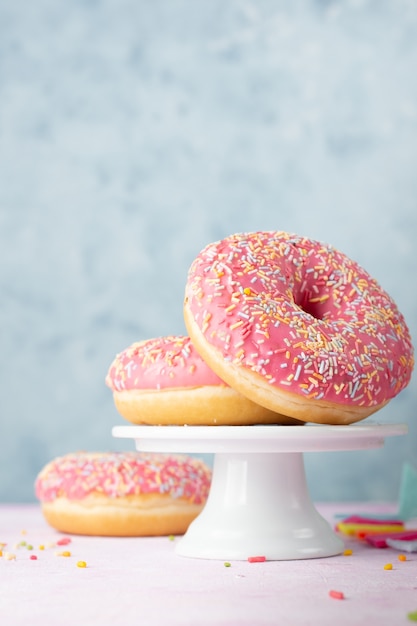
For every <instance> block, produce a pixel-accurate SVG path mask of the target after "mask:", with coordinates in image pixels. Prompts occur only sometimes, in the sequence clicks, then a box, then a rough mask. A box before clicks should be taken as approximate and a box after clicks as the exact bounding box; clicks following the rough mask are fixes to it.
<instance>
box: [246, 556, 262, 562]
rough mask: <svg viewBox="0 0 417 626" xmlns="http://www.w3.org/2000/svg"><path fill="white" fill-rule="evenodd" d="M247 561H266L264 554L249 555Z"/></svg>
mask: <svg viewBox="0 0 417 626" xmlns="http://www.w3.org/2000/svg"><path fill="white" fill-rule="evenodd" d="M248 561H249V563H263V562H264V561H266V557H265V556H249V557H248Z"/></svg>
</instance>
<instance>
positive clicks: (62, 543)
mask: <svg viewBox="0 0 417 626" xmlns="http://www.w3.org/2000/svg"><path fill="white" fill-rule="evenodd" d="M69 543H71V539H70V538H69V537H62V539H58V541H57V542H56V545H57V546H67V545H68V544H69Z"/></svg>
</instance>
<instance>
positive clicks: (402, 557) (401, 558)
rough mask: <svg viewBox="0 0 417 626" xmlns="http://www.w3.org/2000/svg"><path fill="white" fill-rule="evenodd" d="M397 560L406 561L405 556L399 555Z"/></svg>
mask: <svg viewBox="0 0 417 626" xmlns="http://www.w3.org/2000/svg"><path fill="white" fill-rule="evenodd" d="M398 560H399V561H406V560H407V557H406V556H405V554H399V555H398Z"/></svg>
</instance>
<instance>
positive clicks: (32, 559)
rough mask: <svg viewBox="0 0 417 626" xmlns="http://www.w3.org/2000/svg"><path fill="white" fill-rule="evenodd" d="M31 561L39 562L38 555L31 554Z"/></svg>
mask: <svg viewBox="0 0 417 626" xmlns="http://www.w3.org/2000/svg"><path fill="white" fill-rule="evenodd" d="M29 559H30V560H31V561H37V560H38V557H37V556H36V554H31V555H30V557H29Z"/></svg>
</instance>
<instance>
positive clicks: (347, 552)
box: [343, 548, 353, 556]
mask: <svg viewBox="0 0 417 626" xmlns="http://www.w3.org/2000/svg"><path fill="white" fill-rule="evenodd" d="M352 554H353V550H351V549H350V548H346V550H345V551H344V552H343V556H352Z"/></svg>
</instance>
